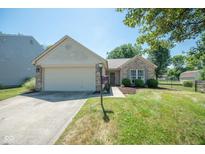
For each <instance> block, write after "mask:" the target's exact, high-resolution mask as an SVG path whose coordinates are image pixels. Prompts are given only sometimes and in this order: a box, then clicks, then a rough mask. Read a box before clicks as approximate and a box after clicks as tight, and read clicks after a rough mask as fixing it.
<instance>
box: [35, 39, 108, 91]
mask: <svg viewBox="0 0 205 154" xmlns="http://www.w3.org/2000/svg"><path fill="white" fill-rule="evenodd" d="M33 64H34V65H35V66H36V90H40V91H99V89H100V76H99V68H98V66H99V64H103V75H105V73H106V72H107V71H106V70H107V68H108V66H107V61H106V60H105V59H103V58H102V57H100V56H98V55H97V54H95V53H94V52H92V51H91V50H89V49H88V48H86V47H84V46H83V45H82V44H80V43H79V42H77V41H75V40H73V39H72V38H70V37H68V36H64V37H63V38H62V39H60V40H59V41H58V42H56V43H55V44H54V45H52V46H51V47H49V48H48V49H46V50H45V51H44V52H43V53H42V54H41V55H39V56H38V57H37V58H35V59H34V60H33Z"/></svg>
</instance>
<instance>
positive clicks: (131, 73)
mask: <svg viewBox="0 0 205 154" xmlns="http://www.w3.org/2000/svg"><path fill="white" fill-rule="evenodd" d="M136 78H137V73H136V70H130V80H131V83H135V79H136Z"/></svg>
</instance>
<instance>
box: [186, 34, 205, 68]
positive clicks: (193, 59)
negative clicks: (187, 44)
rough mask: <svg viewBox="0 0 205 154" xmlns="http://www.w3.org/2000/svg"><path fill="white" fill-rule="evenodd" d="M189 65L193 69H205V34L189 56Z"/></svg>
mask: <svg viewBox="0 0 205 154" xmlns="http://www.w3.org/2000/svg"><path fill="white" fill-rule="evenodd" d="M187 63H188V66H189V67H190V68H191V69H202V68H203V67H205V33H204V34H203V35H202V36H201V38H200V40H199V41H198V42H197V46H196V47H194V48H192V49H191V50H190V51H189V52H188V54H187Z"/></svg>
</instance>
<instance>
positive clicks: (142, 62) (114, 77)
mask: <svg viewBox="0 0 205 154" xmlns="http://www.w3.org/2000/svg"><path fill="white" fill-rule="evenodd" d="M155 68H156V65H154V64H153V63H151V62H150V61H148V60H146V59H144V58H143V57H141V56H135V57H133V58H122V59H108V69H109V70H108V72H109V79H110V84H111V85H120V84H121V83H122V79H124V78H129V79H130V80H131V83H132V84H134V81H135V79H141V80H143V81H144V82H146V80H147V79H154V78H155Z"/></svg>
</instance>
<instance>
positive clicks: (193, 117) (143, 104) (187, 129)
mask: <svg viewBox="0 0 205 154" xmlns="http://www.w3.org/2000/svg"><path fill="white" fill-rule="evenodd" d="M104 104H105V108H106V109H107V110H109V113H108V115H109V118H110V121H109V122H104V121H103V119H102V112H101V108H100V104H99V98H91V99H89V100H88V101H87V102H86V103H85V105H84V106H83V107H82V108H81V110H80V112H78V114H77V115H76V116H75V118H74V119H73V121H72V122H71V124H70V125H69V126H68V127H67V128H66V130H65V131H64V133H63V134H62V135H61V137H60V138H59V139H58V141H57V142H56V144H205V94H201V93H194V92H187V91H170V90H150V89H142V90H139V91H138V92H137V94H135V95H128V96H127V97H126V98H105V99H104Z"/></svg>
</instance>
